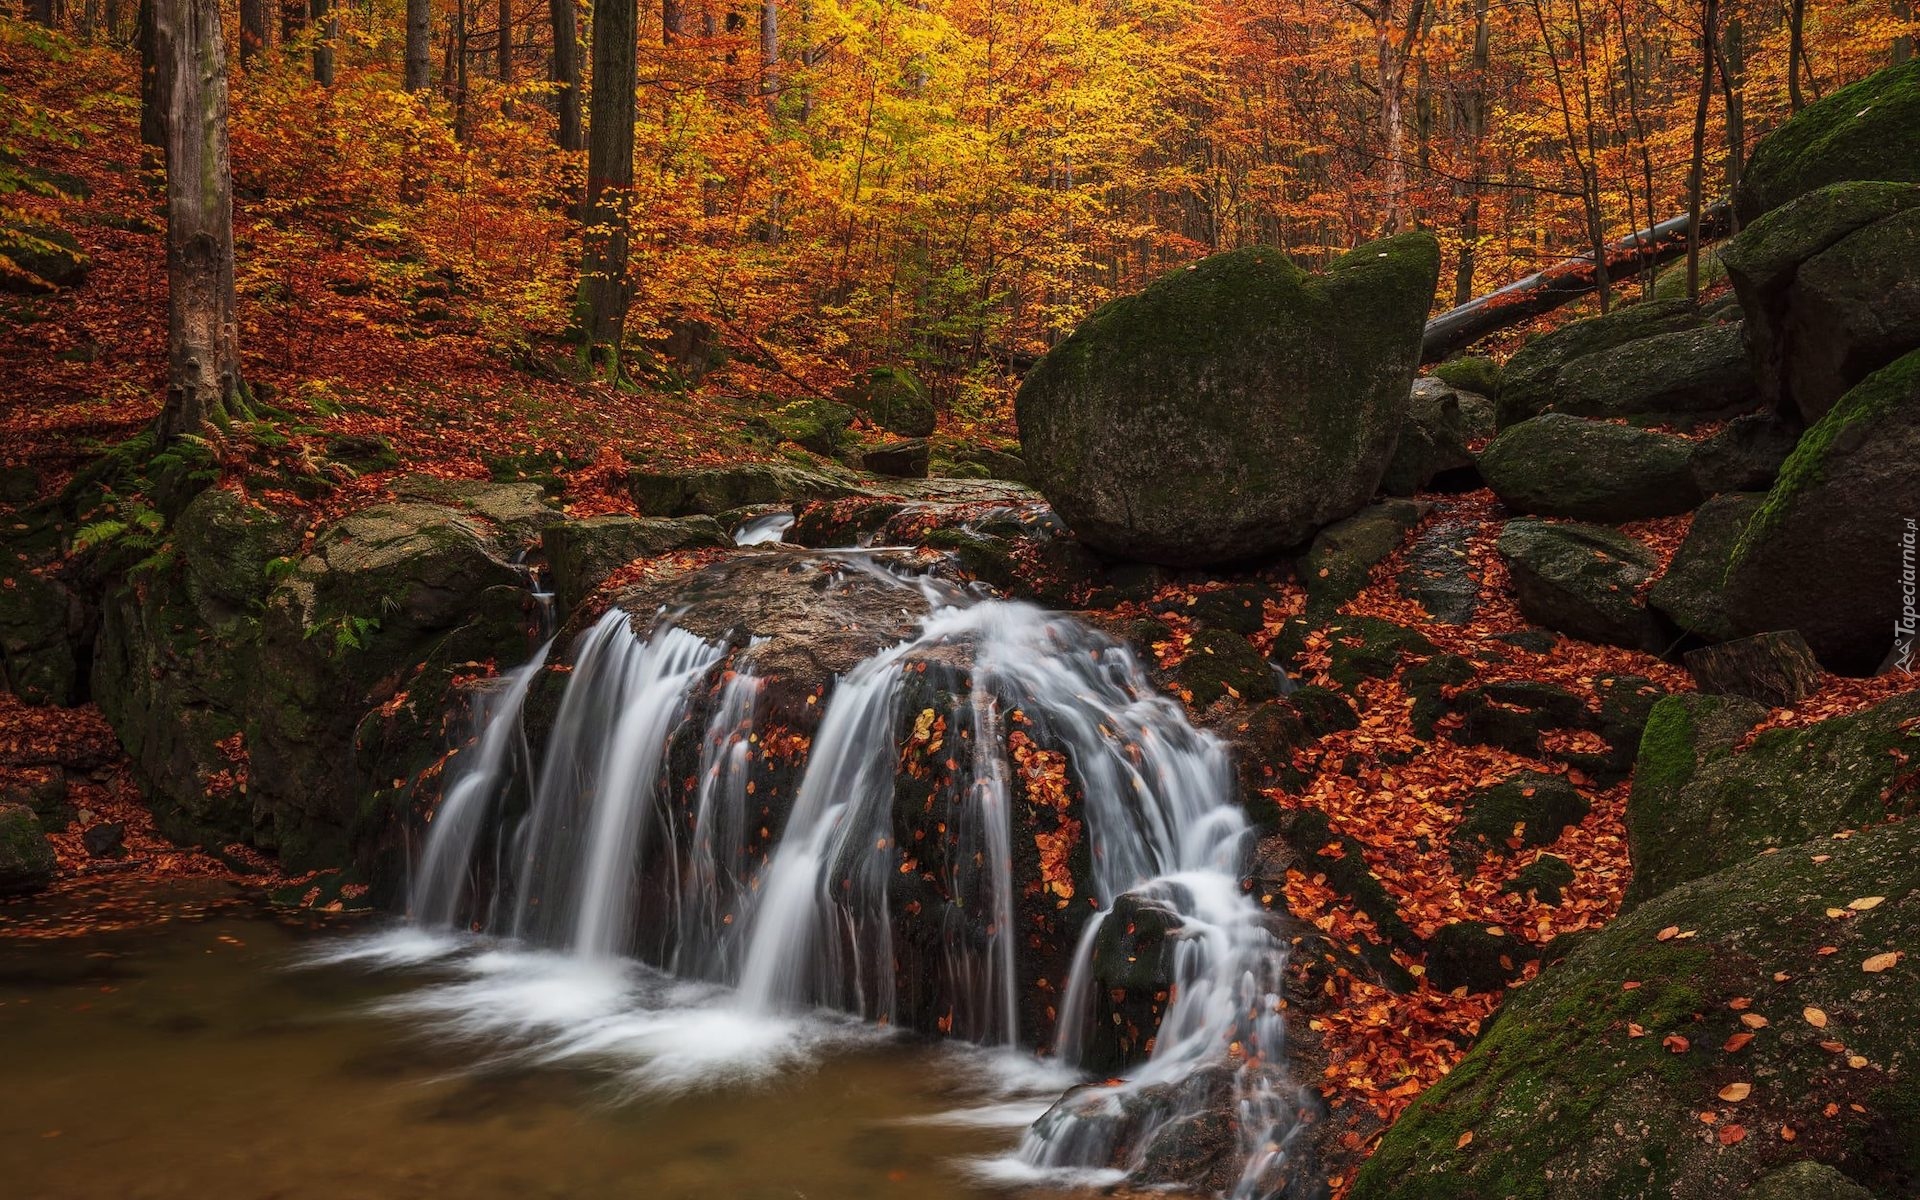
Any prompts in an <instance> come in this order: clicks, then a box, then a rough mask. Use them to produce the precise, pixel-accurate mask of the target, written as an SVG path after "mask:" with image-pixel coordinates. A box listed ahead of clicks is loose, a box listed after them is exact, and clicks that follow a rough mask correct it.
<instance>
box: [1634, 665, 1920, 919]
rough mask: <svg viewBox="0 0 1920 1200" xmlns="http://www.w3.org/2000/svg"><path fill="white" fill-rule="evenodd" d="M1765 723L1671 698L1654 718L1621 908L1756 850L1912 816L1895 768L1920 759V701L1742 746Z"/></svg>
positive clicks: (1725, 704)
mask: <svg viewBox="0 0 1920 1200" xmlns="http://www.w3.org/2000/svg"><path fill="white" fill-rule="evenodd" d="M1764 712H1765V709H1763V708H1761V707H1760V706H1759V705H1757V704H1754V703H1752V702H1751V701H1745V700H1735V699H1732V698H1728V697H1722V696H1700V695H1688V696H1669V697H1667V698H1666V699H1665V700H1662V701H1661V702H1660V704H1659V705H1658V706H1656V707H1655V708H1654V710H1653V717H1652V718H1651V719H1650V720H1649V721H1648V723H1647V732H1646V734H1645V736H1644V738H1643V739H1642V742H1641V751H1640V759H1641V765H1640V768H1639V770H1638V771H1637V772H1636V775H1635V778H1634V783H1633V794H1632V796H1631V798H1630V799H1629V800H1628V801H1627V848H1628V850H1629V851H1630V852H1631V853H1632V855H1633V883H1632V885H1631V886H1630V887H1629V888H1628V889H1627V899H1628V902H1629V903H1638V902H1640V901H1643V900H1647V899H1649V898H1651V897H1653V896H1657V895H1659V894H1660V893H1661V892H1664V891H1666V890H1667V889H1668V888H1671V887H1674V886H1675V885H1677V884H1681V883H1685V882H1686V881H1687V880H1690V879H1698V878H1700V877H1701V876H1703V875H1708V874H1711V873H1712V872H1714V871H1718V870H1720V869H1721V868H1723V867H1727V866H1730V865H1732V864H1734V863H1736V862H1739V861H1740V860H1742V859H1744V858H1749V857H1751V856H1753V855H1755V854H1759V853H1761V852H1762V851H1764V850H1769V849H1777V848H1779V847H1781V846H1791V845H1793V844H1795V843H1797V842H1803V841H1806V840H1807V839H1809V838H1816V837H1824V836H1826V835H1828V834H1832V833H1837V832H1840V831H1841V830H1845V829H1851V828H1855V827H1857V826H1860V825H1864V824H1869V823H1871V822H1874V821H1882V820H1885V819H1886V818H1888V817H1889V816H1897V815H1901V814H1903V813H1906V812H1909V811H1911V810H1912V809H1913V808H1914V807H1916V805H1920V787H1917V786H1916V785H1915V783H1914V782H1913V781H1912V780H1911V777H1910V776H1909V774H1908V772H1909V770H1910V768H1907V767H1905V766H1903V765H1902V762H1901V759H1902V757H1903V756H1905V757H1908V758H1914V757H1920V720H1917V718H1920V693H1907V694H1905V695H1902V696H1897V697H1895V698H1894V699H1892V700H1888V701H1885V702H1883V703H1881V704H1879V705H1876V706H1875V707H1873V708H1870V709H1867V710H1866V711H1864V712H1861V713H1857V714H1854V715H1851V716H1845V717H1833V718H1830V719H1828V720H1825V721H1822V722H1820V723H1819V724H1817V725H1811V726H1808V727H1805V728H1801V729H1776V730H1770V731H1768V732H1766V733H1763V734H1761V735H1760V736H1759V737H1758V738H1755V739H1754V740H1753V743H1752V744H1751V745H1741V744H1740V743H1739V742H1738V740H1737V739H1738V738H1740V737H1742V736H1743V735H1744V734H1745V732H1746V729H1748V728H1751V726H1752V724H1753V723H1754V722H1755V721H1757V720H1758V715H1759V714H1762V713H1764ZM1903 725H1911V726H1912V727H1911V728H1903ZM1903 780H1904V781H1905V782H1903Z"/></svg>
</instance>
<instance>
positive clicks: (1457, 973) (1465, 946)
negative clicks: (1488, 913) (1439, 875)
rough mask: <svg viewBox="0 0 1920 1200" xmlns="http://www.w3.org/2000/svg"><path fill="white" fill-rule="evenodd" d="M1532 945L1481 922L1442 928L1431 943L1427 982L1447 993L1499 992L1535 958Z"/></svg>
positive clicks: (1428, 954)
mask: <svg viewBox="0 0 1920 1200" xmlns="http://www.w3.org/2000/svg"><path fill="white" fill-rule="evenodd" d="M1533 953H1534V951H1533V948H1532V946H1531V944H1530V943H1527V942H1524V941H1521V940H1520V939H1519V938H1516V937H1509V936H1507V935H1506V934H1504V933H1496V932H1494V927H1492V926H1488V925H1484V924H1482V923H1480V922H1478V921H1455V922H1453V923H1452V924H1450V925H1442V926H1441V927H1440V929H1439V930H1438V931H1437V932H1436V933H1435V934H1434V935H1433V938H1432V940H1431V941H1430V942H1429V943H1428V949H1427V981H1428V982H1429V983H1431V984H1433V986H1434V987H1436V988H1439V989H1440V990H1441V991H1443V992H1450V991H1452V990H1454V989H1455V988H1465V989H1467V990H1468V991H1470V992H1495V991H1499V990H1500V989H1501V988H1503V987H1505V986H1507V983H1508V982H1509V981H1511V980H1512V979H1514V978H1515V977H1517V976H1518V975H1519V974H1520V971H1521V969H1522V966H1523V964H1525V963H1526V962H1527V961H1528V960H1529V959H1530V958H1532V957H1533Z"/></svg>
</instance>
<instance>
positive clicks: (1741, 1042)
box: [1720, 1033, 1753, 1054]
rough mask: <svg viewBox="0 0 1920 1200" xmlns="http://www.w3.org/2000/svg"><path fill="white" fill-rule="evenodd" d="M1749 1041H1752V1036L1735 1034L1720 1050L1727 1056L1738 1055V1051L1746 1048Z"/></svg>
mask: <svg viewBox="0 0 1920 1200" xmlns="http://www.w3.org/2000/svg"><path fill="white" fill-rule="evenodd" d="M1751 1041H1753V1035H1752V1034H1750V1033H1736V1034H1734V1035H1733V1036H1732V1037H1730V1038H1728V1039H1727V1043H1726V1045H1724V1046H1722V1047H1720V1048H1721V1049H1722V1050H1725V1051H1726V1052H1727V1053H1728V1054H1738V1053H1740V1051H1742V1050H1745V1049H1746V1048H1747V1043H1749V1042H1751Z"/></svg>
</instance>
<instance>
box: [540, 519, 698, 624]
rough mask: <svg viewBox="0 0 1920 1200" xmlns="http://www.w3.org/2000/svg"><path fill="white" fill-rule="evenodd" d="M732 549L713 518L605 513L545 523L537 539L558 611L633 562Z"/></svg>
mask: <svg viewBox="0 0 1920 1200" xmlns="http://www.w3.org/2000/svg"><path fill="white" fill-rule="evenodd" d="M732 545H733V539H732V538H730V537H728V536H727V531H726V530H725V529H723V528H721V527H720V523H719V522H718V521H715V520H714V519H713V518H712V517H628V516H621V515H618V514H609V515H607V516H601V517H588V518H586V519H585V520H581V521H563V522H560V523H559V524H555V525H549V526H548V527H547V528H546V529H545V530H544V531H542V533H541V535H540V546H541V549H542V550H544V551H545V552H546V555H547V566H548V568H549V569H550V570H551V571H552V573H553V596H554V599H555V600H556V601H558V602H559V605H560V610H561V611H562V612H572V611H573V610H574V609H575V608H577V607H579V605H580V602H581V601H582V600H585V599H586V598H587V597H588V596H589V595H591V594H592V593H593V591H594V589H595V588H598V587H599V586H600V584H601V583H602V582H604V581H605V580H606V578H607V576H609V575H611V574H613V573H614V572H615V571H617V570H619V569H620V568H621V567H624V566H626V565H627V564H628V563H630V562H632V561H634V560H635V559H637V558H650V557H652V556H654V555H656V554H665V553H667V552H668V551H669V550H694V549H703V548H709V547H727V546H732Z"/></svg>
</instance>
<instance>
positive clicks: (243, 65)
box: [240, 0, 267, 71]
mask: <svg viewBox="0 0 1920 1200" xmlns="http://www.w3.org/2000/svg"><path fill="white" fill-rule="evenodd" d="M266 49H267V0H240V69H241V70H242V71H251V70H253V69H254V67H255V66H256V65H257V64H258V62H259V59H260V56H261V55H262V54H264V53H265V52H266Z"/></svg>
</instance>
